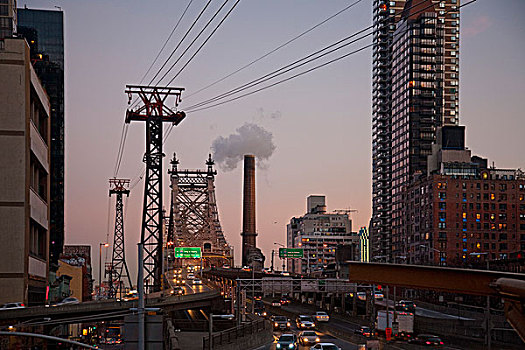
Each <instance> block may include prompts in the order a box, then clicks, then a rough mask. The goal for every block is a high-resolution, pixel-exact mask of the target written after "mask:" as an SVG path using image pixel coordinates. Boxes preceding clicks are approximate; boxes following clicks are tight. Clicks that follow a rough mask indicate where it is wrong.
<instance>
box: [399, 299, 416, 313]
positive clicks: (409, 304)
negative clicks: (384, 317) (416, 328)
mask: <svg viewBox="0 0 525 350" xmlns="http://www.w3.org/2000/svg"><path fill="white" fill-rule="evenodd" d="M396 311H406V312H412V313H415V312H416V304H415V303H414V302H413V301H411V300H400V301H399V302H397V303H396Z"/></svg>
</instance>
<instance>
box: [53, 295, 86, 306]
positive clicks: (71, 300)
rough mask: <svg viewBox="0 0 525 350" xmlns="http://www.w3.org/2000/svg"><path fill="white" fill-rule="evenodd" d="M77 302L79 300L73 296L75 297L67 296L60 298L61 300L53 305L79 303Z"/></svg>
mask: <svg viewBox="0 0 525 350" xmlns="http://www.w3.org/2000/svg"><path fill="white" fill-rule="evenodd" d="M79 303H80V300H78V299H77V298H75V297H67V298H64V299H62V301H61V302H59V303H56V305H55V306H61V305H69V304H79Z"/></svg>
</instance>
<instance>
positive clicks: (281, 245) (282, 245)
mask: <svg viewBox="0 0 525 350" xmlns="http://www.w3.org/2000/svg"><path fill="white" fill-rule="evenodd" d="M273 244H275V245H278V246H279V247H283V248H286V247H285V246H284V244H281V243H277V242H273ZM280 259H281V260H282V261H283V272H284V261H285V260H284V259H283V258H280Z"/></svg>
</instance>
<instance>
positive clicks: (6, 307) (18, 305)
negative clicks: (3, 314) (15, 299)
mask: <svg viewBox="0 0 525 350" xmlns="http://www.w3.org/2000/svg"><path fill="white" fill-rule="evenodd" d="M25 308H26V306H25V305H24V303H6V304H4V305H2V306H0V310H14V309H25Z"/></svg>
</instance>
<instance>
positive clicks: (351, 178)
mask: <svg viewBox="0 0 525 350" xmlns="http://www.w3.org/2000/svg"><path fill="white" fill-rule="evenodd" d="M26 3H27V5H28V7H29V8H48V9H53V6H55V5H56V6H61V7H62V9H63V10H64V14H65V16H64V17H65V22H66V23H65V31H66V33H65V39H66V48H65V49H66V118H67V121H66V154H67V161H66V167H67V173H66V242H67V243H68V244H86V243H87V244H91V245H92V246H93V252H94V254H95V255H97V254H98V243H99V242H104V241H106V234H107V233H108V179H109V178H110V177H112V176H113V169H114V167H115V158H116V154H117V148H118V143H119V137H120V132H121V128H122V124H123V120H124V114H125V110H126V108H127V104H126V102H127V98H126V96H125V94H124V88H125V85H126V84H136V83H138V82H139V80H140V78H141V77H142V75H143V74H144V73H145V72H146V70H147V68H148V67H149V65H150V64H151V62H152V60H153V58H154V57H155V55H156V54H157V52H158V50H159V49H160V47H161V46H162V44H163V43H164V40H165V38H166V37H167V35H168V34H169V32H170V31H171V29H172V27H173V25H174V23H175V22H176V20H177V19H178V16H179V13H180V11H181V9H182V8H183V7H184V6H185V5H186V4H187V1H182V0H178V1H166V0H164V1H157V2H155V6H152V4H151V3H150V2H146V1H138V0H135V1H128V0H126V1H125V0H116V1H111V2H107V1H102V0H95V1H53V2H50V1H44V0H41V1H40V0H39V1H27V2H26ZM350 3H351V1H345V0H332V1H314V0H308V1H305V0H265V1H255V2H254V1H241V2H240V4H239V6H238V8H237V9H236V10H235V11H234V12H233V13H232V15H231V17H230V18H228V20H227V21H226V23H225V24H224V26H223V27H221V28H220V29H219V31H218V32H217V33H216V35H215V36H214V37H213V38H212V40H211V41H210V43H209V44H208V45H207V46H206V47H205V48H204V49H203V51H202V52H201V53H199V55H198V56H197V57H196V58H195V60H194V61H193V62H192V63H191V64H190V65H189V66H188V68H187V69H186V70H185V71H184V72H183V74H181V76H180V77H179V78H178V79H177V81H175V82H174V83H173V84H174V85H175V86H183V87H185V88H186V92H185V94H186V95H189V94H190V93H192V92H194V91H196V90H198V89H199V88H201V87H203V86H205V85H207V84H209V83H211V82H212V81H215V80H216V79H218V78H221V77H223V76H225V75H226V74H228V73H230V72H232V71H233V70H235V69H237V68H239V67H241V66H242V65H244V64H246V63H248V62H250V61H251V60H253V59H255V58H257V57H259V56H261V55H263V54H264V53H266V52H268V51H270V50H271V49H273V48H275V47H276V46H278V45H280V44H281V43H283V42H285V41H286V40H288V39H290V38H292V37H293V36H295V35H297V34H299V33H301V32H302V31H304V30H306V29H307V28H309V27H311V26H313V25H314V24H316V23H318V22H320V21H321V20H323V19H325V18H326V17H328V16H330V15H331V14H333V13H335V12H337V11H339V10H340V9H342V8H343V7H345V6H346V5H348V4H350ZM24 4H25V3H23V2H19V6H23V5H24ZM203 4H204V2H203V1H195V5H194V6H193V7H192V10H193V11H190V12H189V13H188V19H193V18H195V17H196V13H197V9H200V8H201V7H202V6H203ZM216 6H218V5H216ZM524 10H525V6H524V3H523V1H520V0H514V1H510V0H509V1H505V2H502V3H500V2H499V1H498V2H496V1H478V2H476V3H474V4H473V5H470V6H468V7H466V8H464V9H462V14H461V21H462V22H461V28H465V31H466V32H467V33H469V34H468V35H465V34H467V33H465V32H463V33H462V37H461V49H460V53H461V56H460V59H461V63H460V69H461V77H460V85H461V90H460V91H461V95H460V121H461V123H462V124H463V125H466V126H467V144H468V146H469V147H470V148H471V149H472V150H473V153H475V154H479V155H482V156H485V157H488V158H489V160H490V161H495V162H496V166H499V167H507V168H511V167H523V166H524V165H525V162H524V158H523V155H522V152H523V149H524V148H525V141H524V140H525V139H524V137H523V131H524V130H525V118H523V108H522V101H521V100H522V99H523V96H524V92H525V79H524V78H525V68H524V65H523V62H522V61H523V57H524V54H525V47H524V45H525V44H524V43H525V40H524V38H525V35H524V34H525V22H524V21H523V20H522V16H521V15H522V14H523V11H524ZM370 23H371V1H363V2H362V3H360V4H359V5H357V6H355V8H353V9H352V10H350V11H347V12H346V13H344V14H342V15H341V16H339V17H337V18H336V19H334V20H333V21H331V22H329V23H327V24H326V25H324V26H323V27H321V28H319V29H318V30H316V31H315V32H313V33H311V34H309V35H307V36H305V37H304V38H302V39H301V40H298V41H297V42H294V43H293V44H292V45H290V46H289V47H287V48H286V49H284V50H282V51H279V53H277V54H275V55H272V56H270V57H268V58H267V59H265V60H263V61H261V62H260V63H259V64H257V65H254V66H253V67H250V69H247V70H246V71H244V72H242V73H241V74H239V75H237V76H235V77H233V78H231V79H229V80H226V81H224V82H223V83H221V84H217V85H216V86H214V87H213V88H211V89H209V90H207V91H204V92H202V93H201V94H198V95H196V96H194V97H192V98H188V100H187V101H186V100H185V101H184V102H185V103H184V104H183V105H182V109H184V106H185V105H186V106H188V105H190V104H192V103H195V102H199V101H201V100H203V99H206V98H209V97H211V96H214V95H215V94H216V93H222V92H224V91H227V90H229V89H231V88H233V87H235V86H237V85H239V84H242V83H245V82H247V81H249V80H251V79H254V78H257V77H259V76H261V75H263V74H266V73H267V72H268V71H270V70H272V69H275V68H278V67H280V66H282V65H284V64H287V63H290V62H291V61H293V60H295V59H297V58H299V57H302V56H304V55H306V54H308V53H310V52H312V51H314V50H317V49H319V48H321V47H323V46H326V45H327V44H330V43H332V42H334V41H336V40H339V39H340V38H343V37H345V36H348V35H350V34H351V33H354V32H356V31H357V30H360V29H362V28H364V27H366V26H368V25H369V24H370ZM189 25H190V23H189V22H188V21H183V22H182V23H181V28H182V29H184V30H185V29H186V28H188V27H189ZM180 33H182V31H178V32H177V33H176V35H175V38H180V37H181V34H180ZM476 34H477V35H476ZM177 41H178V40H175V39H174V40H172V41H170V43H169V45H168V47H170V48H173V47H174V46H175V44H176V43H177ZM368 42H369V40H368V41H367V43H368ZM356 48H357V46H356ZM348 51H350V50H346V51H345V52H348ZM165 57H166V55H163V56H161V58H165ZM186 102H187V104H186ZM276 115H278V116H279V117H278V118H275V117H272V116H276ZM246 122H251V123H256V124H258V125H259V126H261V127H263V128H264V129H266V130H268V131H269V132H271V133H272V134H273V140H274V143H275V146H276V149H275V152H274V153H273V155H272V156H271V157H270V159H269V160H268V162H267V165H268V166H267V168H266V169H265V170H261V171H258V173H257V215H258V216H257V227H258V232H259V237H258V243H259V245H260V247H261V248H262V250H263V252H264V254H265V255H266V256H267V262H268V263H269V260H270V256H271V249H273V248H274V245H273V243H274V242H280V243H284V242H285V232H286V223H287V222H289V220H290V218H291V217H293V216H300V215H302V214H304V212H305V206H306V197H307V196H308V195H310V194H324V195H326V197H327V204H328V209H329V210H333V209H342V208H352V209H357V210H358V212H357V213H354V214H353V215H352V217H353V222H354V224H353V227H354V230H355V231H357V230H358V229H359V227H360V226H368V221H369V218H370V215H371V193H370V192H371V180H370V179H371V159H370V157H371V51H370V50H366V51H364V52H361V53H359V54H357V55H354V56H351V57H349V58H347V59H344V60H342V61H340V62H338V63H336V64H333V65H330V66H328V67H326V68H324V69H321V70H319V71H316V72H314V73H311V74H309V75H306V76H303V77H301V78H298V79H295V80H293V81H290V82H288V83H285V84H283V85H280V86H278V87H275V88H272V89H269V90H266V91H264V92H261V93H259V94H255V95H252V96H250V97H247V98H244V99H240V100H238V101H236V102H234V103H230V104H226V105H224V106H221V107H217V108H213V109H210V110H206V111H202V112H196V113H191V114H189V115H188V117H187V118H186V120H184V121H183V122H182V123H181V124H180V126H178V127H177V128H176V129H175V130H174V131H173V132H172V133H171V135H170V138H169V139H168V141H167V142H166V144H165V149H164V152H165V153H166V154H167V155H168V156H169V157H171V154H172V153H173V152H177V155H178V157H179V158H180V160H181V165H180V166H181V168H197V167H204V162H205V160H206V158H207V155H208V153H209V152H210V147H211V144H212V141H213V140H215V139H216V138H217V137H218V136H223V137H226V136H228V135H230V134H232V133H234V132H235V130H236V129H237V128H239V127H240V126H242V125H243V124H245V123H246ZM143 153H144V125H143V124H140V123H135V124H132V125H131V126H130V127H129V133H128V135H127V142H126V148H125V152H124V157H123V163H122V166H121V170H120V172H119V174H118V176H119V177H124V178H132V179H135V178H136V177H137V175H138V174H139V173H140V170H141V167H142V163H141V160H142V156H143ZM169 157H167V158H166V161H165V168H166V170H167V168H168V160H169ZM241 179H242V172H241V169H240V168H237V169H235V170H233V171H231V172H219V174H218V176H217V180H216V186H217V201H218V205H219V214H220V218H221V223H222V226H223V230H224V232H225V235H226V238H227V240H228V242H229V243H230V244H232V245H234V246H235V249H236V252H237V257H238V256H239V255H238V253H239V252H240V249H239V248H240V245H239V243H240V231H241V220H242V219H241V210H242V207H241V197H242V192H241V191H242V183H241ZM165 184H166V186H165V198H168V196H167V194H168V193H167V189H168V187H167V176H166V181H165ZM142 192H143V183H141V184H140V185H138V186H137V187H135V189H134V190H133V191H132V192H131V195H130V197H129V200H128V201H127V202H126V208H127V209H126V223H125V232H126V236H127V243H126V249H127V256H128V260H129V265H130V269H132V270H133V271H135V270H136V243H137V242H138V237H139V233H140V219H141V210H142V208H141V205H142ZM165 205H168V202H166V203H165ZM113 211H114V203H113V202H111V203H110V208H109V212H110V213H112V212H113ZM112 226H113V224H112V223H110V225H109V231H110V233H111V234H112V231H113V228H112ZM97 260H98V259H97V257H95V259H94V261H95V262H97ZM95 268H96V269H98V265H97V264H95ZM95 271H97V270H95Z"/></svg>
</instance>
